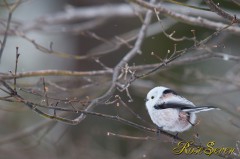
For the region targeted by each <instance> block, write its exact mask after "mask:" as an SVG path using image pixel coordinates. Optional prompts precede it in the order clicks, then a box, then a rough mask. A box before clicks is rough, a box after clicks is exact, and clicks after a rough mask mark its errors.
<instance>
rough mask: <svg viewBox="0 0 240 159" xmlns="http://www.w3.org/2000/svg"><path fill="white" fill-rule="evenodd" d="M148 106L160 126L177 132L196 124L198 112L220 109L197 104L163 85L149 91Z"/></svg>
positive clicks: (149, 111)
mask: <svg viewBox="0 0 240 159" xmlns="http://www.w3.org/2000/svg"><path fill="white" fill-rule="evenodd" d="M146 108H147V110H148V113H149V115H150V117H151V119H152V121H153V123H154V124H156V125H157V126H158V128H160V129H162V130H165V131H170V132H177V133H178V132H183V131H186V130H188V129H190V128H191V127H192V126H194V124H195V123H196V113H199V112H203V111H209V110H212V109H218V108H217V107H214V106H195V105H194V104H193V103H192V102H190V101H189V100H187V99H186V98H184V97H182V96H180V95H178V94H177V93H176V92H175V91H173V90H171V89H169V88H167V87H162V86H159V87H155V88H153V89H151V90H150V91H149V92H148V94H147V98H146Z"/></svg>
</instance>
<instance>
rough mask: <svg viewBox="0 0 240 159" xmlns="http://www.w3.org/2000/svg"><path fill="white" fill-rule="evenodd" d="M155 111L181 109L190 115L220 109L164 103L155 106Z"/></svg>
mask: <svg viewBox="0 0 240 159" xmlns="http://www.w3.org/2000/svg"><path fill="white" fill-rule="evenodd" d="M154 108H155V109H168V108H175V109H180V110H182V111H184V112H188V113H199V112H202V111H209V110H212V109H219V108H217V107H214V106H197V107H196V106H193V105H191V104H183V103H172V102H168V103H162V104H157V105H155V106H154Z"/></svg>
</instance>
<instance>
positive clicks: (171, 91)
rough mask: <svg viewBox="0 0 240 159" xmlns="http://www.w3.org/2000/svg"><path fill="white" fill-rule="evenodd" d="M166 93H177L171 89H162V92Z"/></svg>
mask: <svg viewBox="0 0 240 159" xmlns="http://www.w3.org/2000/svg"><path fill="white" fill-rule="evenodd" d="M168 93H172V94H175V95H177V93H176V92H175V91H173V90H171V89H166V90H165V91H163V94H168Z"/></svg>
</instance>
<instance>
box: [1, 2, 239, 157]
mask: <svg viewBox="0 0 240 159" xmlns="http://www.w3.org/2000/svg"><path fill="white" fill-rule="evenodd" d="M17 2H19V4H18V6H17V7H16V9H15V10H14V11H13V13H12V19H11V23H10V28H9V30H8V36H7V41H6V45H5V47H4V50H3V53H2V57H1V63H0V71H1V72H0V75H1V77H3V76H9V75H11V73H9V71H12V72H14V69H15V61H16V47H19V53H20V56H19V62H18V72H19V73H24V72H25V73H26V72H29V71H40V70H42V71H46V70H65V71H77V72H82V71H84V72H86V71H89V72H91V71H99V70H104V71H106V70H108V69H109V68H114V67H115V66H116V65H117V64H118V62H120V61H121V60H122V58H123V57H124V56H125V55H126V54H127V53H128V52H129V51H130V50H131V48H132V47H133V45H134V43H135V40H136V36H137V35H138V32H139V30H140V28H141V26H142V24H143V19H144V17H145V13H146V9H144V8H143V7H141V6H139V5H136V4H135V3H134V2H133V3H130V2H129V1H123V0H115V1H110V0H91V1H89V0H79V1H77V0H74V1H70V0H69V1H68V0H51V1H47V0H42V1H37V0H23V1H14V0H12V1H11V0H9V1H4V0H0V7H1V9H0V22H1V23H0V35H1V47H2V46H3V45H2V44H3V39H4V34H5V32H6V26H7V19H8V18H9V9H8V7H6V3H8V4H15V3H17ZM145 2H148V1H145ZM178 2H180V4H178V3H174V2H169V1H157V3H160V4H161V5H162V6H163V7H165V8H166V9H169V10H171V11H172V12H174V13H179V14H183V15H186V16H189V17H194V18H198V17H201V18H205V19H208V20H210V21H212V22H213V23H216V24H218V23H221V24H230V23H231V22H230V21H227V20H226V19H224V18H223V17H220V16H218V15H217V14H216V13H214V12H211V11H206V10H204V9H203V8H208V6H207V5H206V4H205V3H203V2H202V1H197V2H196V1H194V0H184V1H178ZM214 2H215V3H216V4H218V6H219V7H220V8H222V9H224V10H225V11H228V12H229V13H231V15H236V17H240V13H239V11H240V6H239V5H236V4H239V2H238V1H236V2H235V3H234V2H233V1H227V0H222V1H214ZM184 5H185V6H184ZM9 6H12V5H9ZM191 6H196V7H197V8H192V7H191ZM159 17H160V19H161V21H159V20H158V18H157V16H156V15H155V14H153V18H152V20H151V23H150V24H149V26H148V29H147V33H146V38H145V39H144V41H143V44H142V46H141V51H142V54H141V55H140V54H138V55H136V56H135V57H134V58H133V59H132V60H131V61H129V62H128V63H126V64H128V66H138V65H140V66H143V67H144V66H149V65H150V66H152V67H149V68H150V70H151V69H153V68H154V67H156V66H157V65H158V64H159V63H161V62H162V60H161V59H165V58H168V57H170V56H171V54H173V53H174V45H175V44H177V50H182V49H184V48H190V47H192V46H194V42H196V41H198V42H199V41H202V40H204V39H206V38H208V37H211V35H213V34H214V32H216V28H214V27H211V26H207V25H206V26H205V27H203V26H199V25H197V24H194V23H193V24H191V23H186V22H184V21H180V20H178V19H175V18H171V17H170V16H168V15H164V14H161V13H160V15H159ZM232 27H234V28H239V25H238V24H234V25H233V26H232ZM218 29H219V28H218ZM164 32H165V34H164ZM173 32H175V33H174V34H173V37H174V38H176V39H179V38H182V37H190V38H191V37H195V38H196V39H195V41H194V40H180V41H178V40H176V39H175V40H174V39H170V38H169V37H167V36H166V34H168V35H171V33H173ZM193 32H194V33H193ZM194 35H195V36H194ZM239 35H240V31H239V29H235V31H233V30H223V31H221V32H220V33H219V34H218V35H217V36H212V37H211V38H210V40H209V41H208V42H207V43H205V44H204V46H201V47H198V48H195V49H191V50H189V51H188V52H187V53H186V54H184V55H183V56H181V57H180V58H179V59H177V60H179V61H180V62H177V60H176V64H174V63H173V64H171V63H170V64H169V65H167V66H166V67H163V68H162V69H159V70H158V71H157V72H154V73H152V74H150V75H149V76H147V77H145V78H141V79H137V80H136V81H134V82H133V83H131V85H130V86H129V94H130V97H129V95H128V94H127V93H126V91H123V92H121V91H119V90H117V91H115V93H114V95H112V96H111V98H110V99H109V101H108V102H109V103H112V104H98V105H97V106H96V107H94V110H93V111H94V112H100V113H104V114H110V115H113V116H120V117H123V118H125V119H127V120H129V121H132V122H136V123H138V124H140V125H144V126H146V127H150V128H156V126H155V125H154V124H152V122H151V120H150V118H149V116H148V113H147V110H146V108H145V102H144V98H145V97H146V94H147V92H148V91H149V90H150V89H152V88H153V87H155V86H160V85H161V86H166V87H169V88H172V89H173V90H175V91H176V92H178V93H179V94H181V95H182V96H184V97H186V98H187V99H189V100H191V101H192V102H193V103H195V104H196V105H214V106H217V107H219V108H221V110H215V111H210V112H204V113H200V114H198V121H199V124H198V125H197V126H195V128H194V129H191V130H189V131H187V132H184V133H181V134H179V137H181V138H183V139H185V140H187V141H190V140H193V139H194V136H195V134H196V133H197V134H199V139H198V141H197V142H200V143H201V144H202V145H206V143H207V142H209V141H215V143H216V147H235V148H237V146H238V144H239V139H240V124H239V123H240V120H239V119H240V115H239V114H240V105H239V95H240V94H239V93H240V85H239V83H240V65H239V61H240V57H239ZM205 53H209V54H214V56H213V57H211V58H210V57H209V58H205V59H199V60H191V58H194V57H196V56H200V55H205ZM184 59H185V61H186V62H181V60H184ZM186 59H189V60H186ZM174 62H175V61H174ZM154 64H156V65H154ZM130 70H131V71H134V67H131V68H130ZM148 70H149V69H148V68H143V69H137V70H136V73H137V74H142V73H144V72H146V71H148ZM126 76H127V79H129V78H130V76H131V74H129V73H128V74H127V75H126ZM43 77H44V81H45V82H46V83H45V84H46V88H47V90H46V92H47V95H48V97H49V102H50V104H51V105H58V106H61V107H63V108H73V109H80V110H82V109H84V108H86V106H87V105H88V104H89V101H91V100H93V99H95V98H97V97H99V96H101V95H103V94H104V93H105V92H106V91H107V90H108V89H109V87H110V85H111V80H112V73H111V72H110V73H109V72H106V73H102V74H101V73H99V74H97V75H89V76H78V75H75V76H72V75H63V74H60V73H59V74H53V73H52V74H51V73H49V74H43V75H38V76H33V75H28V76H26V77H24V78H19V79H17V88H18V89H17V90H18V93H19V94H20V95H21V96H22V97H24V99H26V100H29V101H32V102H34V103H38V104H43V105H44V104H46V98H45V97H46V96H45V95H44V94H45V93H46V92H44V89H43ZM8 82H9V83H10V85H11V86H13V80H8ZM120 82H122V83H123V84H124V83H125V82H126V80H124V79H123V80H121V81H120ZM20 88H21V89H20ZM0 95H1V97H4V96H6V94H5V93H4V92H2V91H0ZM115 95H118V96H120V97H121V100H122V102H118V101H117V102H113V101H114V100H115V99H116V98H115V97H116V96H115ZM131 98H132V100H131ZM1 99H2V98H1ZM64 100H65V101H64ZM106 102H107V101H106ZM44 111H45V112H47V113H49V114H53V113H54V112H53V111H52V110H44ZM78 115H79V114H76V113H75V114H74V113H69V114H64V116H65V117H67V118H69V119H74V118H75V117H77V116H78ZM136 115H139V116H140V117H141V119H139V118H137V117H136ZM0 120H1V123H2V124H1V126H0V127H1V128H0V159H5V158H7V159H15V158H18V159H23V158H24V159H28V158H29V159H30V158H36V159H38V158H39V159H40V158H49V159H55V158H56V159H57V158H58V159H65V158H71V159H75V158H86V159H88V158H89V159H90V158H99V159H101V158H129V159H131V158H134V159H136V158H196V159H198V158H206V157H208V156H206V155H204V154H202V155H194V156H193V155H174V154H173V151H172V149H173V148H174V147H176V144H175V143H173V141H172V139H171V138H169V137H166V136H164V135H160V136H157V134H155V133H150V132H147V131H144V130H142V129H136V128H134V127H131V126H127V125H125V124H123V123H121V122H118V121H113V120H109V119H106V118H103V117H97V116H90V115H88V116H87V117H86V118H85V119H84V120H83V121H82V122H81V123H80V124H78V125H74V126H72V125H68V124H65V123H61V122H57V121H55V120H51V119H47V118H45V117H42V116H40V115H39V114H37V113H34V112H33V111H32V110H30V109H29V108H27V107H26V106H24V105H23V104H21V103H18V102H7V101H4V100H1V101H0ZM113 134H117V135H113ZM119 135H126V136H131V137H147V136H150V137H153V139H143V138H141V139H133V138H131V139H129V138H127V137H120V136H119ZM235 152H236V153H239V152H237V149H236V151H235ZM211 158H220V157H218V156H214V155H212V156H211Z"/></svg>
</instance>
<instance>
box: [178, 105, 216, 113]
mask: <svg viewBox="0 0 240 159" xmlns="http://www.w3.org/2000/svg"><path fill="white" fill-rule="evenodd" d="M213 109H218V110H220V109H219V108H218V107H214V106H199V107H191V108H185V109H183V110H182V111H184V112H188V113H199V112H204V111H209V110H213Z"/></svg>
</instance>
